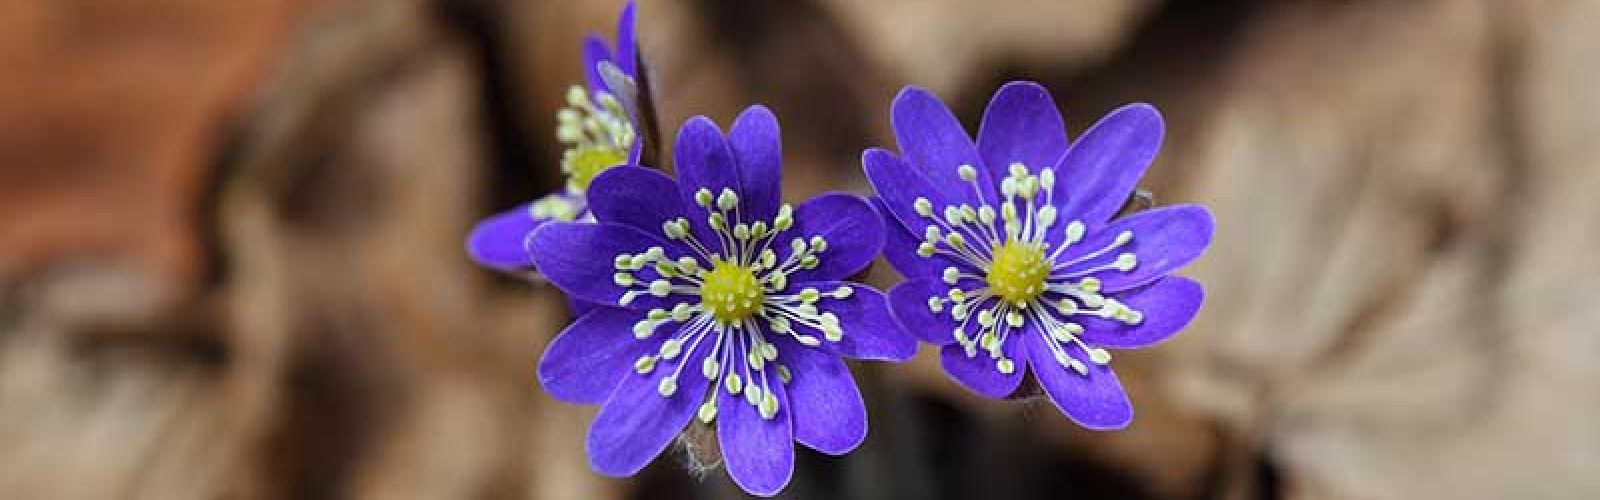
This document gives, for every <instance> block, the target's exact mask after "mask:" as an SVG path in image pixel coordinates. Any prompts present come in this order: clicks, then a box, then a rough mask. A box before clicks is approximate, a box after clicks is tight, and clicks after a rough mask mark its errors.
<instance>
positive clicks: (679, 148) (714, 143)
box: [673, 116, 743, 252]
mask: <svg viewBox="0 0 1600 500" xmlns="http://www.w3.org/2000/svg"><path fill="white" fill-rule="evenodd" d="M673 158H674V159H675V161H676V165H677V168H678V192H679V193H680V197H681V198H682V200H683V209H684V212H685V213H686V214H687V215H686V216H687V217H688V218H689V224H690V226H691V227H692V228H693V230H694V234H695V237H696V238H699V239H700V241H701V242H702V243H705V244H707V245H712V248H711V251H713V252H716V251H719V250H721V249H720V248H718V247H717V246H716V242H718V241H721V240H720V239H719V238H718V236H717V233H715V232H713V231H712V230H711V226H709V225H708V223H707V222H706V216H707V215H709V214H710V211H708V210H706V208H705V207H701V206H700V205H698V204H696V203H695V200H694V195H695V192H696V191H699V190H700V189H702V188H703V189H707V190H710V191H711V196H712V198H713V199H715V198H716V197H717V196H718V195H720V194H721V193H722V190H723V189H724V188H726V189H732V190H733V191H734V192H735V193H742V192H743V191H742V189H743V188H742V186H740V184H739V168H738V166H737V164H735V163H734V160H733V151H732V150H730V149H728V141H727V140H725V139H723V137H722V131H721V130H718V129H717V124H716V122H713V121H711V119H710V118H706V117H704V116H696V117H693V118H690V119H689V121H686V122H684V123H683V126H682V127H680V128H679V129H678V141H677V142H676V143H675V144H673ZM712 203H713V206H714V205H715V201H713V202H712ZM730 223H731V221H730Z"/></svg>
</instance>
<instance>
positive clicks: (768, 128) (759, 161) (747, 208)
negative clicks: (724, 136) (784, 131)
mask: <svg viewBox="0 0 1600 500" xmlns="http://www.w3.org/2000/svg"><path fill="white" fill-rule="evenodd" d="M728 146H729V147H730V148H731V149H732V151H733V159H734V162H735V163H737V164H738V168H739V185H740V187H741V190H740V191H739V198H740V203H739V209H740V210H742V212H741V214H740V216H741V218H742V219H743V220H744V221H745V222H753V221H758V220H763V221H771V220H772V217H773V216H775V215H777V213H778V205H779V204H780V203H781V202H782V198H783V190H782V186H781V184H780V181H781V180H782V178H783V174H782V170H781V169H782V167H783V143H782V139H781V133H780V132H779V130H778V118H777V117H776V116H773V115H772V111H771V110H769V109H767V107H766V106H762V105H760V104H757V105H755V106H750V107H749V108H746V109H745V110H744V112H743V113H739V117H738V118H735V119H734V120H733V127H732V128H730V129H729V130H728Z"/></svg>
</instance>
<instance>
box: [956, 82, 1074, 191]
mask: <svg viewBox="0 0 1600 500" xmlns="http://www.w3.org/2000/svg"><path fill="white" fill-rule="evenodd" d="M1066 150H1067V127H1066V125H1063V124H1062V122H1061V112H1060V110H1058V109H1057V108H1056V102H1055V100H1054V99H1051V98H1050V91H1048V90H1045V88H1044V87H1041V86H1039V84H1037V83H1033V82H1011V83H1007V84H1005V86H1002V87H1000V90H999V91H997V92H995V94H994V99H993V100H990V101H989V107H988V108H986V109H984V111H983V125H982V126H980V127H979V128H978V153H979V155H981V156H982V157H983V162H984V164H986V165H988V167H989V177H990V178H992V179H1004V178H1005V177H1006V176H1007V175H1009V172H1010V170H1009V169H1010V165H1011V164H1012V163H1013V162H1020V163H1022V164H1023V165H1026V166H1027V167H1028V171H1029V172H1033V173H1038V172H1039V171H1040V170H1043V169H1046V168H1054V167H1055V165H1056V163H1057V162H1059V161H1061V154H1062V153H1064V152H1066Z"/></svg>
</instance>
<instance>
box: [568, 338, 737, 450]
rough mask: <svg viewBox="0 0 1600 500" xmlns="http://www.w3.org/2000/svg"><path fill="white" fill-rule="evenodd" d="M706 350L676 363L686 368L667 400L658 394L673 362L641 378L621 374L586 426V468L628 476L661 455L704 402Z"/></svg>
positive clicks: (662, 363) (688, 354)
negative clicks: (587, 434)
mask: <svg viewBox="0 0 1600 500" xmlns="http://www.w3.org/2000/svg"><path fill="white" fill-rule="evenodd" d="M710 351H711V349H708V348H700V349H694V350H692V351H685V353H684V354H683V355H682V356H680V357H679V358H678V360H677V361H678V363H687V364H686V365H685V366H684V369H683V371H682V373H681V374H680V375H679V376H678V378H677V385H678V387H677V391H676V392H674V393H673V394H672V396H671V397H663V396H662V395H661V393H659V392H657V391H658V390H659V389H658V388H659V387H660V384H661V379H662V378H663V377H666V376H669V375H671V374H672V373H673V372H674V370H676V368H677V363H673V362H670V361H665V360H663V361H660V362H658V363H657V364H656V367H655V369H653V370H651V371H650V373H648V374H645V375H640V374H638V373H636V372H634V371H632V370H631V369H630V370H629V371H627V372H625V373H626V374H625V375H623V377H622V382H620V383H618V384H617V388H616V389H615V390H613V391H612V392H611V397H610V398H609V399H607V400H606V402H605V405H604V406H602V407H601V408H600V413H599V414H598V415H595V417H594V423H593V424H590V425H589V438H588V443H587V447H588V452H589V466H590V467H593V468H594V470H595V471H596V472H599V473H601V474H605V475H608V476H617V477H622V476H631V475H633V474H635V473H638V472H639V470H640V469H643V468H644V466H645V465H648V464H649V463H650V460H651V459H654V458H655V457H656V455H660V454H661V450H664V449H666V447H667V444H668V443H671V442H672V438H674V437H676V436H677V435H678V433H679V432H682V431H683V428H684V426H685V425H686V424H687V423H688V422H689V418H690V417H693V416H694V414H695V411H696V410H699V409H700V403H701V402H703V401H705V394H706V386H707V385H708V384H709V381H707V380H706V378H705V377H703V376H700V363H701V360H703V359H705V357H706V353H708V352H710ZM719 392H720V391H719Z"/></svg>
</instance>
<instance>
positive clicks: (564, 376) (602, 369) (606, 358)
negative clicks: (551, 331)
mask: <svg viewBox="0 0 1600 500" xmlns="http://www.w3.org/2000/svg"><path fill="white" fill-rule="evenodd" d="M643 318H644V312H642V311H634V310H628V309H617V308H612V307H599V308H596V309H595V310H594V311H591V312H590V313H588V314H585V315H583V316H582V317H580V318H578V320H577V321H575V322H573V323H572V324H571V325H569V326H567V328H566V329H565V330H562V331H561V334H559V335H556V338H555V340H551V341H550V345H549V346H548V347H545V350H544V357H542V358H540V359H539V383H540V384H541V385H543V386H544V390H545V392H548V393H550V395H551V396H554V397H555V398H556V399H559V400H562V401H566V402H569V403H577V404H600V403H603V402H605V400H606V398H607V397H608V396H610V395H611V390H612V389H615V388H616V387H617V382H618V381H620V380H622V376H623V374H624V373H632V370H633V361H634V359H636V358H638V357H639V356H640V355H642V354H645V353H646V352H648V351H649V349H650V345H649V343H648V342H644V341H641V340H638V339H636V338H634V336H633V330H632V329H633V324H634V323H635V322H638V321H639V320H641V319H643Z"/></svg>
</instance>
